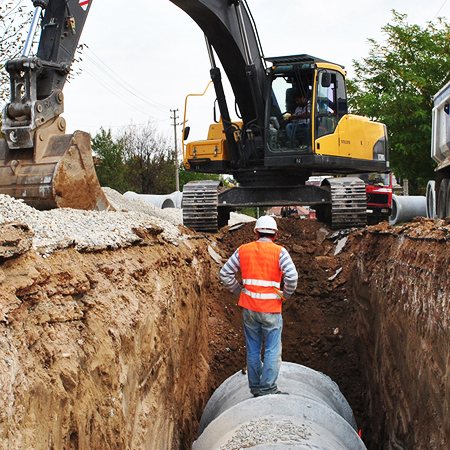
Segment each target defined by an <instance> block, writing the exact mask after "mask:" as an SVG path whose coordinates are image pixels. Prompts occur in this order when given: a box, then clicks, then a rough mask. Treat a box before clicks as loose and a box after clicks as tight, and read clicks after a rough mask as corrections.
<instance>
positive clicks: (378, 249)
mask: <svg viewBox="0 0 450 450" xmlns="http://www.w3.org/2000/svg"><path fill="white" fill-rule="evenodd" d="M441 225H442V224H441ZM448 235H449V233H448V231H447V230H446V228H442V226H441V227H439V224H437V225H436V224H434V223H433V222H432V221H428V222H427V221H422V222H416V223H413V224H410V225H408V226H404V227H397V228H389V227H387V226H384V225H383V226H379V227H375V228H372V229H369V231H365V232H361V233H359V234H357V235H356V236H353V238H352V242H351V245H350V247H349V249H348V251H347V254H348V255H349V257H350V260H353V262H354V265H353V271H352V276H351V291H352V294H351V297H352V299H353V301H355V302H356V303H357V304H358V307H357V308H356V311H357V320H356V322H355V323H356V326H357V330H356V332H357V334H358V336H359V340H358V342H359V345H358V347H359V348H358V353H359V354H360V357H361V371H362V372H363V374H364V376H365V378H366V384H367V386H369V389H368V391H367V392H366V396H367V403H366V414H367V417H369V418H370V420H369V421H368V422H367V423H368V426H369V427H370V428H371V429H370V430H368V431H369V433H370V435H371V436H372V440H371V443H370V448H371V449H381V448H382V449H389V450H390V449H392V450H393V449H415V450H432V449H436V450H437V449H443V448H446V446H447V445H448V442H449V440H450V422H449V421H448V415H449V393H450V384H449V345H450V332H449V320H450V313H449V311H450V308H449V306H450V277H449V271H448V268H449V266H450V241H449V239H448Z"/></svg>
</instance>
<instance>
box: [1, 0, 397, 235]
mask: <svg viewBox="0 0 450 450" xmlns="http://www.w3.org/2000/svg"><path fill="white" fill-rule="evenodd" d="M171 2H172V3H174V4H175V5H177V6H179V7H180V8H181V9H182V10H183V11H185V12H186V13H187V14H189V15H190V16H191V17H192V19H193V20H194V21H195V22H196V23H197V24H198V26H199V27H200V28H201V29H202V31H203V32H204V34H205V38H206V42H207V50H208V54H209V58H210V62H211V70H210V76H211V80H212V82H213V85H214V89H215V93H216V99H217V104H218V108H219V111H220V119H219V120H218V121H217V123H214V124H212V125H211V126H210V131H209V134H208V137H207V139H205V140H203V141H195V142H189V143H187V145H186V146H185V148H184V165H185V167H186V169H187V170H189V171H194V172H202V173H212V174H231V175H233V177H234V179H235V180H236V181H237V182H238V186H237V187H234V188H231V189H227V190H221V189H220V187H219V185H218V184H219V183H218V182H216V181H201V182H191V183H188V184H186V185H185V186H184V190H183V222H184V224H185V225H187V226H189V227H191V228H193V229H196V230H200V231H215V230H217V228H218V227H220V226H221V225H223V224H225V223H226V222H227V220H228V217H229V214H230V212H231V211H232V210H234V209H236V208H240V207H243V206H261V207H264V206H275V205H277V206H289V205H311V206H313V207H314V208H315V209H316V210H317V213H318V216H319V219H320V220H323V221H325V222H328V223H330V224H331V225H332V226H333V227H335V228H339V227H348V226H360V225H364V224H365V223H366V208H367V206H366V195H365V185H364V183H363V182H362V180H360V179H359V178H357V177H351V176H348V175H351V174H356V173H363V172H388V171H389V162H388V144H387V133H386V128H385V126H384V125H383V124H380V123H375V122H372V121H369V120H368V119H366V118H363V117H359V116H355V115H352V114H349V113H348V107H347V96H346V87H345V71H344V69H343V67H341V66H339V65H338V64H334V63H331V62H329V61H325V60H322V59H320V58H316V57H313V56H310V55H306V54H300V55H293V56H283V57H272V58H265V57H264V55H263V52H262V48H261V45H260V42H259V39H258V33H257V30H256V26H255V24H254V20H253V17H252V15H251V12H250V10H249V8H248V5H247V2H246V1H245V0H195V1H194V0H171ZM33 4H34V6H35V16H34V17H35V18H34V20H33V23H32V25H31V29H30V33H29V41H32V39H33V36H34V34H35V32H36V28H37V24H38V20H39V18H42V21H41V30H42V31H41V37H40V41H39V48H38V51H37V55H36V57H33V58H30V57H29V48H30V44H29V42H27V44H26V45H25V49H24V52H23V55H22V57H21V58H19V59H17V60H13V61H9V62H8V63H7V64H6V69H7V70H8V72H9V74H10V78H11V101H10V102H9V104H8V105H7V106H6V108H5V110H4V112H3V133H4V135H5V139H4V140H0V192H1V193H5V194H9V195H12V196H14V197H17V198H23V199H24V200H25V201H26V202H27V203H29V204H31V205H33V206H35V207H38V208H53V207H74V208H81V209H94V208H97V209H104V208H107V207H108V204H107V201H106V198H105V197H104V195H103V193H102V191H101V189H100V186H99V185H98V182H97V179H96V176H95V171H94V166H93V163H92V157H91V150H90V138H89V135H87V134H86V133H82V132H75V133H74V134H73V135H66V134H65V132H64V131H65V123H64V120H63V119H62V117H61V116H60V114H61V113H62V112H63V94H62V88H63V86H64V83H65V80H66V77H67V74H68V72H69V68H70V64H71V62H72V59H73V56H74V53H75V50H76V46H77V44H78V40H79V36H80V33H81V30H82V28H83V26H84V23H85V20H86V16H87V14H88V13H89V9H90V7H91V4H92V0H83V1H80V0H33ZM216 57H218V58H219V60H220V62H221V65H222V67H223V70H224V71H225V73H226V76H227V78H228V80H229V81H230V84H231V88H232V90H233V94H234V103H235V110H236V111H237V113H238V115H239V117H240V119H239V120H238V121H232V120H231V118H230V113H229V109H228V103H227V98H226V96H225V92H224V88H223V84H222V75H221V70H220V69H219V67H218V66H217V64H216V60H215V59H216ZM299 108H300V109H299ZM299 111H301V114H300V113H299ZM188 133H189V129H185V130H184V133H183V134H184V138H185V139H187V136H188ZM312 175H327V176H329V177H327V178H325V179H324V182H323V184H322V186H314V185H308V183H307V181H308V178H309V177H310V176H312Z"/></svg>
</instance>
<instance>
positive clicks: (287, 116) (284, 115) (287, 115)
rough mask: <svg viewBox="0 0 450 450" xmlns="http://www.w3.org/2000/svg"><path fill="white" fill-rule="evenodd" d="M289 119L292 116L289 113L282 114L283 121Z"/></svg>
mask: <svg viewBox="0 0 450 450" xmlns="http://www.w3.org/2000/svg"><path fill="white" fill-rule="evenodd" d="M291 117H292V114H291V113H289V112H287V113H284V114H283V120H290V118H291Z"/></svg>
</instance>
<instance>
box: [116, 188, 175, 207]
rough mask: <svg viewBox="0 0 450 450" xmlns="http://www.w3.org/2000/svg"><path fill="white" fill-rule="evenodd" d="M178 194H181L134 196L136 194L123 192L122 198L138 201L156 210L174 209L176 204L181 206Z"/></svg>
mask: <svg viewBox="0 0 450 450" xmlns="http://www.w3.org/2000/svg"><path fill="white" fill-rule="evenodd" d="M178 194H181V192H178V193H177V192H174V193H172V194H167V195H150V194H136V192H132V191H128V192H125V194H123V196H124V197H125V198H127V199H130V200H134V199H139V200H142V201H144V202H146V203H148V204H150V205H152V206H154V207H156V208H159V209H165V208H176V207H177V206H176V205H177V204H178V205H180V206H181V199H179V195H178ZM178 207H179V206H178Z"/></svg>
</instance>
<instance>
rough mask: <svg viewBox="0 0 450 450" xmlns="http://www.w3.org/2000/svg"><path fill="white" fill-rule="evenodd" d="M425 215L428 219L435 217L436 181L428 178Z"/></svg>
mask: <svg viewBox="0 0 450 450" xmlns="http://www.w3.org/2000/svg"><path fill="white" fill-rule="evenodd" d="M426 198H427V217H428V218H429V219H436V218H437V214H436V182H435V181H434V180H430V181H429V182H428V184H427V194H426Z"/></svg>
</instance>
